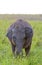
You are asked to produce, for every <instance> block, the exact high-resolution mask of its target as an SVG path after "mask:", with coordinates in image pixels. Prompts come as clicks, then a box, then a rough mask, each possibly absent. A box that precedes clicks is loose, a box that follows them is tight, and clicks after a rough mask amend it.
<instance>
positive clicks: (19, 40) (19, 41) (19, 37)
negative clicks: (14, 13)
mask: <svg viewBox="0 0 42 65" xmlns="http://www.w3.org/2000/svg"><path fill="white" fill-rule="evenodd" d="M6 36H7V37H8V39H9V41H10V42H11V45H12V51H13V53H14V54H15V55H19V54H20V53H21V52H22V49H24V50H25V53H26V56H27V55H28V54H29V51H30V48H31V43H32V38H33V29H32V26H31V25H30V24H29V23H28V22H26V21H24V20H22V19H18V20H17V21H16V22H14V23H13V24H11V25H10V27H9V28H8V30H7V33H6Z"/></svg>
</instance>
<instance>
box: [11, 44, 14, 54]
mask: <svg viewBox="0 0 42 65" xmlns="http://www.w3.org/2000/svg"><path fill="white" fill-rule="evenodd" d="M11 45H12V51H13V53H15V46H14V45H13V44H11Z"/></svg>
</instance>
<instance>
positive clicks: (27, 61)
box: [0, 20, 42, 65]
mask: <svg viewBox="0 0 42 65" xmlns="http://www.w3.org/2000/svg"><path fill="white" fill-rule="evenodd" d="M12 22H13V21H12V20H11V21H9V20H0V65H42V21H37V22H34V21H30V24H31V25H32V27H33V31H34V36H33V41H32V45H31V50H30V55H29V56H28V57H23V58H22V57H20V58H19V57H18V58H14V55H13V53H12V50H11V44H10V42H9V40H8V38H7V37H6V36H5V34H6V32H7V28H8V27H9V26H10V24H11V23H12ZM24 54H25V53H24Z"/></svg>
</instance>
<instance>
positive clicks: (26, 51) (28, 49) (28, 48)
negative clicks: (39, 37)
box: [25, 44, 31, 56]
mask: <svg viewBox="0 0 42 65" xmlns="http://www.w3.org/2000/svg"><path fill="white" fill-rule="evenodd" d="M30 48H31V44H30V45H29V46H28V47H27V48H25V53H26V56H27V55H28V54H29V51H30Z"/></svg>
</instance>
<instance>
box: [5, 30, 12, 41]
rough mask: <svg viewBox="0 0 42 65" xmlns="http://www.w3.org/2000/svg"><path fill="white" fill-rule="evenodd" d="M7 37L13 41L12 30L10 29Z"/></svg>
mask: <svg viewBox="0 0 42 65" xmlns="http://www.w3.org/2000/svg"><path fill="white" fill-rule="evenodd" d="M6 36H7V37H8V39H9V40H11V39H12V31H11V29H9V30H8V31H7V33H6Z"/></svg>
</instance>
